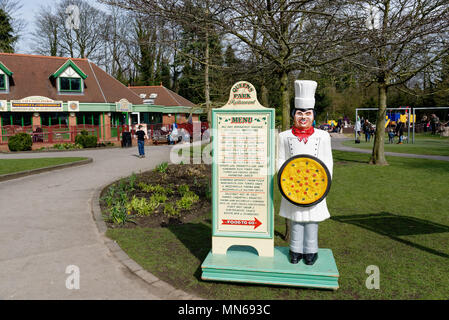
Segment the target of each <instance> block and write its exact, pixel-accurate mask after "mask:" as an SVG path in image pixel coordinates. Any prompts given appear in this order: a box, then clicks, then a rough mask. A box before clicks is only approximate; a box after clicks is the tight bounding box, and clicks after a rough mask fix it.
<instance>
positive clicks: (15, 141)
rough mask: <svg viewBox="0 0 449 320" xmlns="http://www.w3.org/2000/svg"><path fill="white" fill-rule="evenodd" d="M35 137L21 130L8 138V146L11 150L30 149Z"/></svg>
mask: <svg viewBox="0 0 449 320" xmlns="http://www.w3.org/2000/svg"><path fill="white" fill-rule="evenodd" d="M32 145H33V139H31V136H30V135H29V134H28V133H25V132H21V133H18V134H16V135H14V136H12V137H10V138H9V139H8V148H9V150H10V151H28V150H31V146H32Z"/></svg>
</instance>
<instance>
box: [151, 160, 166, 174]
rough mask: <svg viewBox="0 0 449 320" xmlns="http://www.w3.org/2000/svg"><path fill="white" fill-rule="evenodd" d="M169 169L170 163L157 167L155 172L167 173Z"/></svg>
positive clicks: (163, 163)
mask: <svg viewBox="0 0 449 320" xmlns="http://www.w3.org/2000/svg"><path fill="white" fill-rule="evenodd" d="M167 168H168V162H162V163H161V164H160V165H158V166H156V169H154V170H155V171H158V172H160V173H165V172H166V171H167Z"/></svg>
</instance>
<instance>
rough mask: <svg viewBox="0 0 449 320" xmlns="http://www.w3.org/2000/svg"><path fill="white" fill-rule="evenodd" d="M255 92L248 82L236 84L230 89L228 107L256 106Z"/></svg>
mask: <svg viewBox="0 0 449 320" xmlns="http://www.w3.org/2000/svg"><path fill="white" fill-rule="evenodd" d="M255 92H256V90H255V89H254V87H253V85H252V84H250V83H249V82H245V81H240V82H237V83H236V84H235V85H234V86H233V87H232V89H231V94H230V97H229V102H228V104H230V105H256V104H259V103H258V101H257V95H255Z"/></svg>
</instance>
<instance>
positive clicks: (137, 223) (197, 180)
mask: <svg viewBox="0 0 449 320" xmlns="http://www.w3.org/2000/svg"><path fill="white" fill-rule="evenodd" d="M162 171H163V170H162ZM162 171H159V170H156V169H155V170H151V171H147V172H143V173H139V174H136V175H135V181H134V184H133V185H134V190H128V192H126V194H127V198H128V201H131V199H132V198H133V197H134V196H135V197H136V198H145V199H148V200H149V199H150V198H151V196H152V195H154V192H145V191H144V190H142V188H140V187H139V184H142V183H143V184H146V185H151V186H161V187H163V188H165V189H167V188H169V189H171V190H173V193H167V194H166V196H167V200H166V201H165V204H171V205H173V207H175V208H176V210H177V211H178V213H179V214H178V215H176V216H169V215H167V214H164V206H165V204H161V205H159V206H158V207H157V208H156V209H155V210H154V211H153V212H152V213H150V214H149V215H146V216H138V215H136V212H134V211H132V212H131V213H130V214H131V215H133V217H132V220H133V221H134V223H133V222H127V223H125V224H124V225H117V224H114V223H112V222H109V221H106V225H107V226H108V228H136V227H143V228H145V227H168V226H170V225H175V224H184V223H188V222H190V221H192V220H194V219H196V218H197V217H202V216H205V215H208V214H210V213H211V212H212V209H211V199H210V197H211V186H210V181H211V175H212V171H211V166H210V165H206V164H197V165H192V164H189V165H182V164H181V165H174V164H172V165H168V167H167V168H166V169H165V171H164V172H162ZM121 181H122V183H123V184H129V178H128V179H122V180H120V181H116V182H114V183H113V184H111V185H109V186H107V187H106V188H105V189H104V190H103V191H102V193H101V197H100V207H101V210H102V212H103V214H105V215H108V214H109V208H108V206H107V203H106V201H105V196H106V195H107V194H108V190H109V188H110V187H116V188H117V187H118V186H119V184H120V182H121ZM180 186H184V187H185V186H188V190H189V191H191V192H194V193H195V194H196V195H197V196H198V197H199V199H198V201H197V202H195V203H193V205H192V206H191V207H190V208H189V209H182V208H179V207H177V206H176V202H177V201H178V200H180V199H181V198H182V195H181V194H180V193H179V192H178V191H177V190H178V188H179V187H180ZM114 197H120V195H119V194H118V193H116V194H115V195H114Z"/></svg>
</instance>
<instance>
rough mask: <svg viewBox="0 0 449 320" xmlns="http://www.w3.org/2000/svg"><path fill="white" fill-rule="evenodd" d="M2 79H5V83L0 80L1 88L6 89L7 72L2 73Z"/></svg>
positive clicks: (0, 76) (0, 77) (0, 75)
mask: <svg viewBox="0 0 449 320" xmlns="http://www.w3.org/2000/svg"><path fill="white" fill-rule="evenodd" d="M0 79H2V80H3V83H2V81H0V90H6V74H0Z"/></svg>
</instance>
